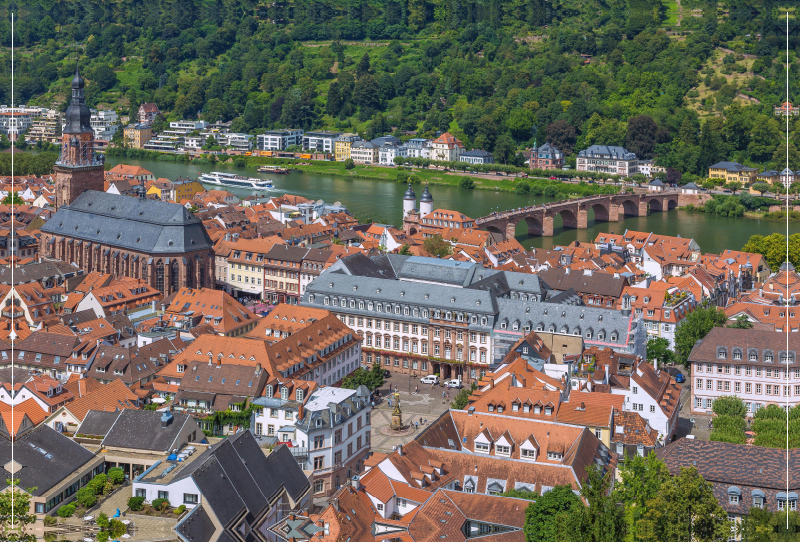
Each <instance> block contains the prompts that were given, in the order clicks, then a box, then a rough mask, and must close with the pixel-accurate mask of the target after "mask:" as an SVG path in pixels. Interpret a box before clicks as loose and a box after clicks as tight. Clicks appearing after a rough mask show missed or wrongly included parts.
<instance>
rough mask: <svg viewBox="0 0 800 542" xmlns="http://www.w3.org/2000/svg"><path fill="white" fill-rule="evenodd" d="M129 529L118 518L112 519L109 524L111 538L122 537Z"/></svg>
mask: <svg viewBox="0 0 800 542" xmlns="http://www.w3.org/2000/svg"><path fill="white" fill-rule="evenodd" d="M127 530H128V529H127V528H126V527H125V524H124V523H122V521H120V520H118V519H112V520H111V521H110V522H109V524H108V532H109V534H110V535H111V538H115V539H116V538H120V537H121V536H122V535H124V534H125V531H127Z"/></svg>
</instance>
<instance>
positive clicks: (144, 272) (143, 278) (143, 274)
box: [142, 262, 147, 283]
mask: <svg viewBox="0 0 800 542" xmlns="http://www.w3.org/2000/svg"><path fill="white" fill-rule="evenodd" d="M142 280H143V281H145V283H146V282H147V262H142Z"/></svg>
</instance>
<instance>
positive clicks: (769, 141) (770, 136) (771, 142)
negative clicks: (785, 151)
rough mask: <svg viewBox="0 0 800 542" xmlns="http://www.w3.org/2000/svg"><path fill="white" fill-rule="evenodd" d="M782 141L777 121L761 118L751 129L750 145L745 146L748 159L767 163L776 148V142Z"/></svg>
mask: <svg viewBox="0 0 800 542" xmlns="http://www.w3.org/2000/svg"><path fill="white" fill-rule="evenodd" d="M782 139H783V138H782V137H781V129H780V127H779V125H778V121H776V120H774V119H772V118H769V117H762V118H761V119H760V120H759V121H757V122H756V124H755V126H754V127H753V133H752V135H751V136H750V143H749V144H748V145H747V152H748V153H749V154H750V159H751V160H753V161H755V162H767V161H769V160H770V159H771V158H772V156H773V155H774V154H775V149H776V148H777V147H778V144H777V142H779V141H781V140H782Z"/></svg>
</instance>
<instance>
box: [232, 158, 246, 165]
mask: <svg viewBox="0 0 800 542" xmlns="http://www.w3.org/2000/svg"><path fill="white" fill-rule="evenodd" d="M233 167H247V160H245V159H244V158H242V157H241V156H239V157H237V158H234V159H233Z"/></svg>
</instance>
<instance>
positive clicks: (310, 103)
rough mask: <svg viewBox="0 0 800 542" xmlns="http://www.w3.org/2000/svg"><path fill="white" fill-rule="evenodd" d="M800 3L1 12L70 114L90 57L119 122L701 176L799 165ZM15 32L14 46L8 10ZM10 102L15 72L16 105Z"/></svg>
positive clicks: (23, 84) (567, 2)
mask: <svg viewBox="0 0 800 542" xmlns="http://www.w3.org/2000/svg"><path fill="white" fill-rule="evenodd" d="M797 4H798V2H797V1H794V2H788V3H785V4H780V5H779V4H777V3H775V2H773V1H772V0H761V1H757V0H736V1H735V2H730V3H729V4H724V3H717V2H709V1H706V0H683V1H682V2H680V4H678V2H677V1H675V0H662V1H657V0H628V1H624V0H605V1H601V0H585V1H581V0H529V1H523V0H471V1H467V0H397V1H394V0H327V1H312V0H296V1H294V2H274V3H273V2H263V3H258V2H251V1H249V0H206V1H203V0H149V1H136V0H134V1H117V2H111V1H110V0H98V1H95V2H89V1H86V0H80V1H76V0H67V1H60V2H55V0H40V1H39V2H38V3H33V2H30V3H25V4H21V3H20V4H17V5H13V4H12V5H11V6H7V7H6V8H4V9H5V13H6V14H8V13H9V10H14V9H19V12H18V14H19V15H18V17H19V18H18V25H17V40H16V41H17V44H18V45H19V49H18V55H17V68H16V69H17V78H16V90H17V97H16V102H17V103H26V102H27V103H36V104H41V105H51V104H53V105H58V104H60V105H61V107H64V97H65V96H66V93H65V91H66V90H67V88H68V82H69V79H70V77H71V74H72V72H73V71H74V66H75V59H76V58H77V57H80V62H81V66H82V69H83V72H84V74H85V76H86V77H87V79H88V80H89V84H88V86H87V95H88V99H89V101H90V104H91V105H93V106H102V107H115V108H117V109H118V110H121V112H122V113H123V114H125V113H127V112H128V111H129V110H131V109H135V107H136V106H138V104H139V103H140V102H143V101H154V102H155V103H156V104H158V106H159V107H160V108H161V109H162V111H165V112H167V117H168V119H172V118H196V117H198V116H199V117H202V118H205V119H207V120H211V121H215V120H217V119H223V120H233V128H234V129H235V130H237V131H249V132H258V131H259V130H264V129H269V128H276V127H289V126H297V127H302V128H306V129H310V128H317V129H321V128H329V129H337V130H344V131H359V132H362V133H363V134H364V135H367V136H372V135H374V134H382V133H384V132H387V131H389V130H391V129H392V128H393V127H394V128H396V129H398V130H419V131H420V133H424V134H428V135H430V134H433V133H434V132H435V131H437V130H449V131H450V132H452V133H453V134H455V135H456V136H458V137H460V138H461V139H462V140H464V141H465V143H466V144H467V146H468V147H476V148H484V149H487V150H490V151H493V152H495V154H496V156H497V157H498V158H499V159H500V160H504V159H508V160H514V155H515V153H516V152H517V151H519V150H521V149H523V148H525V147H530V146H531V145H532V144H533V143H534V142H538V143H539V144H541V143H542V142H544V141H545V140H549V141H551V142H553V143H555V144H556V145H557V146H559V147H561V148H562V149H563V150H564V151H565V152H567V153H568V154H569V153H574V152H576V151H577V150H580V149H582V148H585V147H587V146H588V145H590V144H594V143H604V144H615V145H625V146H626V147H628V148H629V149H630V150H632V151H634V152H636V153H637V154H638V155H639V156H640V157H643V158H652V157H655V158H656V159H657V161H658V162H659V163H661V164H662V165H665V166H671V167H673V168H675V169H676V170H678V171H680V172H682V173H684V174H689V175H692V174H696V175H702V174H704V173H705V169H706V168H707V166H708V165H709V164H711V163H713V162H715V161H717V160H720V159H732V160H739V161H742V162H745V163H750V164H757V165H775V166H777V164H779V163H782V162H783V160H784V157H783V155H782V154H781V151H780V150H779V149H780V148H781V145H780V143H781V125H780V123H779V118H776V117H775V116H774V115H773V106H774V105H775V104H778V103H780V102H781V101H782V99H783V86H784V84H783V81H784V66H783V64H782V62H783V59H784V56H783V55H784V52H783V51H784V49H783V48H784V39H785V38H784V33H783V26H784V24H785V22H784V19H783V17H784V15H783V13H784V12H785V11H786V10H787V9H788V10H789V11H790V29H791V30H790V47H791V49H792V53H791V56H792V65H791V66H792V68H791V80H792V96H791V97H792V100H793V101H795V102H798V101H800V89H798V88H797V85H796V83H795V82H796V80H797V68H798V63H797V59H796V54H795V51H794V49H795V48H797V47H798V46H799V45H800V41H798V36H799V35H800V34H799V31H800V27H798V22H797V20H796V19H795V18H794V17H795V12H796V6H797ZM678 5H680V9H679V8H678ZM678 23H680V24H678ZM0 39H2V41H3V43H4V45H6V46H8V45H10V23H9V20H8V17H4V18H3V22H2V23H0ZM582 55H583V56H582ZM3 56H4V58H3V60H4V62H3V69H4V71H5V73H4V75H6V76H7V75H8V72H9V70H10V59H9V56H8V54H7V50H6V52H4V53H3ZM9 93H10V81H9V78H8V77H3V78H2V79H0V103H9V102H10V95H9ZM131 106H133V107H131ZM792 129H793V130H794V126H792ZM791 153H792V160H794V161H795V162H794V168H795V169H797V168H800V160H797V158H798V156H797V151H796V149H794V148H792V149H791ZM517 160H518V158H517ZM686 178H690V177H688V176H687V177H686Z"/></svg>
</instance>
